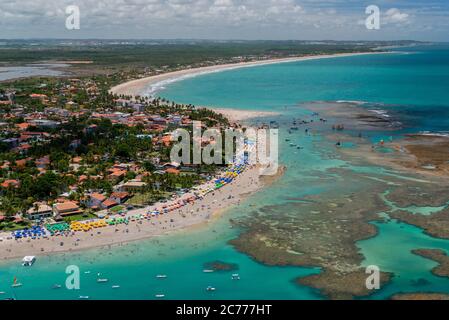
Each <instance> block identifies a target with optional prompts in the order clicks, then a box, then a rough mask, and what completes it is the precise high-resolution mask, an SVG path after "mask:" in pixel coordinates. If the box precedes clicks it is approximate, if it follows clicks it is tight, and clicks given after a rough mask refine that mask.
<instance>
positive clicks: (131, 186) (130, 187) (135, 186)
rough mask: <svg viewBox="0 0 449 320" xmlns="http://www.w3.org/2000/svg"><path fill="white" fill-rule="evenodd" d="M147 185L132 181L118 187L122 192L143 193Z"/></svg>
mask: <svg viewBox="0 0 449 320" xmlns="http://www.w3.org/2000/svg"><path fill="white" fill-rule="evenodd" d="M146 185H147V184H146V183H145V182H143V181H139V180H130V181H128V182H126V183H124V184H122V185H120V186H119V187H118V190H119V191H121V192H131V193H133V192H138V191H142V189H143V188H145V186H146Z"/></svg>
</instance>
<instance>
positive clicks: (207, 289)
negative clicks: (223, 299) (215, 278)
mask: <svg viewBox="0 0 449 320" xmlns="http://www.w3.org/2000/svg"><path fill="white" fill-rule="evenodd" d="M215 290H217V289H215V288H214V287H211V286H208V287H207V288H206V291H215Z"/></svg>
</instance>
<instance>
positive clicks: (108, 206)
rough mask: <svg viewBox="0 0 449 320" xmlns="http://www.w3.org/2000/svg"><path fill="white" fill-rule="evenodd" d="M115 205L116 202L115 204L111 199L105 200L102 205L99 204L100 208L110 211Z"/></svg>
mask: <svg viewBox="0 0 449 320" xmlns="http://www.w3.org/2000/svg"><path fill="white" fill-rule="evenodd" d="M116 205H118V203H117V202H115V201H114V200H112V199H106V200H105V201H103V203H102V204H101V207H102V208H104V209H111V208H113V207H115V206H116Z"/></svg>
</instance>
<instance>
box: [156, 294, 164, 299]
mask: <svg viewBox="0 0 449 320" xmlns="http://www.w3.org/2000/svg"><path fill="white" fill-rule="evenodd" d="M155 297H156V298H158V299H162V298H165V294H156V295H155Z"/></svg>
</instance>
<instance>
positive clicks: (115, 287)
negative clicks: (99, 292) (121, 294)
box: [112, 285, 120, 289]
mask: <svg viewBox="0 0 449 320" xmlns="http://www.w3.org/2000/svg"><path fill="white" fill-rule="evenodd" d="M112 289H120V286H117V285H116V286H112Z"/></svg>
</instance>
